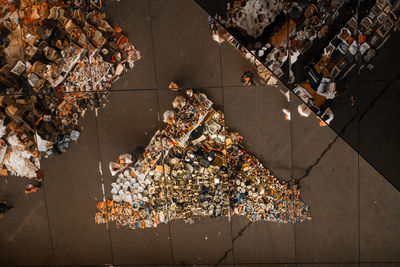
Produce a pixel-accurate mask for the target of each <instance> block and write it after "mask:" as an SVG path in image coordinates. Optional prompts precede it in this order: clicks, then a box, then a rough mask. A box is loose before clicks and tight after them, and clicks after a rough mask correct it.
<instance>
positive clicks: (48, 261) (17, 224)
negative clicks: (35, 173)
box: [0, 176, 55, 266]
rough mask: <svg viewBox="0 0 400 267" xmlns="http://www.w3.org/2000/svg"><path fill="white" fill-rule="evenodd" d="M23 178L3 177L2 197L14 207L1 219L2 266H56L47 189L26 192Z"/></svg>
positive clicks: (29, 181) (0, 245) (0, 189)
mask: <svg viewBox="0 0 400 267" xmlns="http://www.w3.org/2000/svg"><path fill="white" fill-rule="evenodd" d="M31 182H32V181H31V180H29V179H26V178H22V177H15V176H6V177H1V178H0V200H5V201H7V202H8V204H9V205H12V206H13V207H14V210H12V211H9V212H8V213H6V214H4V215H3V218H1V219H0V229H1V231H0V251H1V252H0V265H2V266H5V265H8V266H11V265H14V266H15V265H40V266H45V265H54V264H55V263H54V257H53V250H52V244H51V236H50V232H49V224H48V220H47V210H46V200H45V196H44V190H43V189H42V190H40V191H39V192H35V193H31V194H29V195H26V194H25V193H24V190H25V185H27V184H28V183H31Z"/></svg>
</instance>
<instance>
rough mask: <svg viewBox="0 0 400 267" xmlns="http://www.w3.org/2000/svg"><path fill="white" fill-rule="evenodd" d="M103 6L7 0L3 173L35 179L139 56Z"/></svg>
mask: <svg viewBox="0 0 400 267" xmlns="http://www.w3.org/2000/svg"><path fill="white" fill-rule="evenodd" d="M101 8H102V1H101V0H75V1H73V0H66V1H61V0H19V1H13V0H0V31H1V38H0V125H1V126H0V138H2V139H1V140H0V144H1V148H0V164H1V166H0V172H1V175H7V174H12V175H18V176H25V177H28V178H34V177H36V172H37V171H38V170H39V169H40V155H41V154H45V155H46V156H47V155H51V154H58V153H62V152H65V151H66V150H67V149H68V147H69V143H70V141H71V140H72V141H74V140H77V139H78V138H79V135H80V128H79V127H78V121H79V119H80V118H81V117H83V116H84V114H85V111H87V110H88V109H89V110H93V109H94V110H95V111H96V112H97V111H98V108H100V107H102V106H104V105H105V102H106V101H107V93H108V91H109V89H111V84H112V82H113V81H115V80H117V79H118V77H119V76H120V75H121V74H123V73H124V72H126V71H127V70H129V69H131V68H132V67H133V65H134V62H135V61H136V60H138V59H140V53H139V51H138V50H136V49H135V47H134V46H133V45H132V44H131V43H130V42H129V40H128V38H127V37H126V35H125V34H124V33H123V32H122V30H121V28H120V27H114V28H113V27H112V26H111V25H110V24H109V23H108V22H107V20H106V16H105V14H104V13H102V12H101Z"/></svg>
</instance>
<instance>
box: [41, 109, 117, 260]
mask: <svg viewBox="0 0 400 267" xmlns="http://www.w3.org/2000/svg"><path fill="white" fill-rule="evenodd" d="M80 125H81V126H82V133H81V137H80V138H79V140H78V144H71V145H70V148H69V150H68V152H67V153H64V154H62V155H60V156H56V157H52V158H51V159H47V160H43V161H42V170H43V173H44V175H45V182H44V188H45V193H46V198H47V206H48V212H49V221H50V230H51V233H52V239H53V248H54V254H55V259H56V264H57V265H82V264H87V265H94V264H104V263H107V264H111V263H112V255H111V247H110V239H109V233H108V231H107V229H106V228H105V226H104V225H95V223H94V212H95V209H96V203H97V201H98V200H99V199H102V192H101V183H100V177H99V176H100V175H99V161H100V155H99V149H98V139H97V129H96V121H95V115H94V113H93V112H88V113H87V114H86V117H85V118H84V119H82V120H81V123H80Z"/></svg>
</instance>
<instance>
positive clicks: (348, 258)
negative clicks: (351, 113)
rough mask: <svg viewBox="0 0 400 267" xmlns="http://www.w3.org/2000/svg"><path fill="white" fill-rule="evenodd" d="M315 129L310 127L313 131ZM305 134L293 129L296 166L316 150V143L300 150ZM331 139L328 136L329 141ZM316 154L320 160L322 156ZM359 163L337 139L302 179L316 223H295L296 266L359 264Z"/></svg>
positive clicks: (344, 144) (311, 142)
mask: <svg viewBox="0 0 400 267" xmlns="http://www.w3.org/2000/svg"><path fill="white" fill-rule="evenodd" d="M315 127H319V126H318V125H316V126H315ZM314 129H315V128H314ZM314 129H313V128H311V127H310V128H308V130H309V131H310V132H311V131H313V130H314ZM325 129H326V130H327V131H329V129H328V128H325ZM304 134H307V133H302V134H300V135H299V134H298V132H297V130H296V128H293V129H292V136H293V141H292V143H293V144H292V146H293V164H294V166H301V165H300V164H299V163H298V162H299V161H300V162H301V161H302V159H301V158H302V157H303V154H306V153H309V151H312V150H314V149H316V148H314V147H313V143H314V142H313V140H311V141H310V144H309V146H303V149H301V148H300V149H301V150H300V149H299V147H300V146H299V144H301V143H302V142H303V140H302V139H303V138H304V136H305V135H304ZM330 136H332V134H331V133H327V139H328V140H329V138H330ZM298 140H300V141H298ZM327 142H329V141H327ZM298 151H303V153H301V152H298ZM315 154H316V159H317V157H318V154H319V153H318V152H317V153H315ZM357 161H358V155H357V153H356V152H354V150H353V149H352V148H350V147H349V146H348V145H347V144H346V143H345V142H344V141H343V140H342V139H338V140H336V142H335V143H334V144H333V145H332V147H331V148H330V149H328V151H327V152H326V154H325V155H323V156H321V158H320V160H319V161H316V162H317V163H316V164H315V166H314V168H313V169H312V170H311V171H310V172H309V174H308V175H307V176H306V177H304V178H303V179H302V180H300V188H301V190H302V191H301V193H302V200H303V201H304V202H305V203H307V204H308V205H309V206H310V207H311V216H312V217H313V220H312V221H311V222H306V223H301V224H295V231H296V262H297V263H301V262H307V263H311V262H316V263H318V262H337V263H340V262H358V259H359V255H358V253H359V240H358V230H359V229H358V166H357Z"/></svg>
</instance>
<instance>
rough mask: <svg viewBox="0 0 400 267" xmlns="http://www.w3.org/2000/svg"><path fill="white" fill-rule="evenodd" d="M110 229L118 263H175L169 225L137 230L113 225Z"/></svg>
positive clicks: (115, 259)
mask: <svg viewBox="0 0 400 267" xmlns="http://www.w3.org/2000/svg"><path fill="white" fill-rule="evenodd" d="M110 231H111V239H112V244H113V252H114V261H115V263H116V264H121V265H129V264H143V265H148V264H150V265H151V264H154V265H158V264H173V261H172V251H171V246H170V242H171V241H170V237H169V226H168V225H160V226H159V227H157V228H149V229H137V230H129V229H123V228H120V229H118V228H116V227H115V225H111V227H110Z"/></svg>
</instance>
